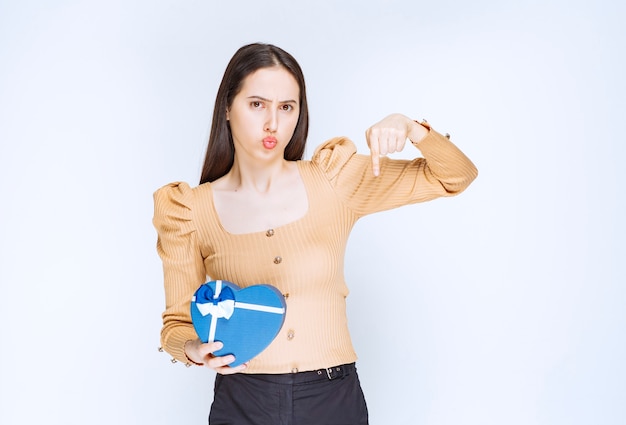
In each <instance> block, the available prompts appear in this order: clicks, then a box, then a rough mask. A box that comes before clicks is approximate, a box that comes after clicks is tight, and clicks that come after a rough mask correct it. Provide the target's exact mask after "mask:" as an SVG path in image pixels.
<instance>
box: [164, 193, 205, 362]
mask: <svg viewBox="0 0 626 425" xmlns="http://www.w3.org/2000/svg"><path fill="white" fill-rule="evenodd" d="M193 201H194V198H193V192H192V190H191V188H190V187H189V185H187V184H186V183H171V184H169V185H167V186H164V187H162V188H161V189H159V190H157V191H156V192H155V193H154V218H153V224H154V227H155V228H156V230H157V234H158V239H157V252H158V254H159V256H160V257H161V260H162V261H163V276H164V284H165V311H164V313H163V328H162V330H161V346H162V347H163V348H164V349H165V351H167V352H168V353H170V354H171V355H172V356H173V357H174V358H175V359H177V360H179V361H181V362H184V363H186V362H187V361H188V360H187V357H186V356H185V352H184V345H185V342H186V341H187V340H191V339H196V338H197V335H196V333H195V330H194V328H193V325H192V322H191V315H190V310H189V308H190V302H191V297H192V296H193V294H194V292H195V291H196V289H198V287H199V286H200V285H201V284H202V283H204V281H205V278H206V272H205V269H204V263H203V259H202V255H201V254H200V250H199V248H198V243H197V240H196V238H197V232H196V229H195V227H194V221H193V218H192V213H193Z"/></svg>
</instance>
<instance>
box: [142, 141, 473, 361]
mask: <svg viewBox="0 0 626 425" xmlns="http://www.w3.org/2000/svg"><path fill="white" fill-rule="evenodd" d="M416 146H418V147H419V149H420V150H421V152H422V155H423V156H424V158H417V159H415V160H413V161H407V160H391V159H389V158H381V168H380V170H381V171H380V175H379V176H378V177H374V176H373V174H372V171H371V160H370V157H369V156H367V155H360V154H357V153H356V148H355V146H354V144H353V143H352V142H351V141H350V140H348V139H346V138H335V139H332V140H330V141H328V142H326V143H325V144H323V145H321V146H320V147H319V148H317V150H316V151H315V153H314V155H313V157H312V159H311V160H310V161H305V160H303V161H298V169H299V171H300V174H301V176H302V180H303V182H304V185H305V187H306V190H307V195H308V201H309V209H308V212H307V213H306V214H305V215H304V217H302V218H300V219H298V220H296V221H294V222H292V223H289V224H287V225H284V226H281V227H278V228H275V229H272V230H273V231H263V232H256V233H248V234H231V233H228V232H227V231H226V230H225V229H224V228H223V227H222V225H221V224H220V219H219V217H218V215H217V212H216V210H215V207H214V204H213V197H212V192H211V184H210V183H205V184H202V185H200V186H197V187H195V188H191V187H190V186H189V185H188V184H186V183H172V184H169V185H166V186H164V187H163V188H161V189H159V190H158V191H156V192H155V194H154V200H155V213H154V220H153V222H154V226H155V227H156V229H157V232H158V242H157V250H158V253H159V255H160V257H161V259H162V261H163V271H164V278H165V300H166V310H165V312H164V313H163V329H162V332H161V344H162V346H163V347H164V349H165V350H166V351H167V352H168V353H170V354H171V355H172V356H173V357H174V358H176V359H178V360H179V361H182V362H187V358H186V356H185V354H184V351H183V346H184V343H185V341H187V340H190V339H196V338H197V335H196V333H195V331H194V329H193V326H192V323H191V317H190V310H189V309H190V300H191V297H192V295H193V293H194V292H195V291H196V289H197V288H198V287H199V286H200V285H201V284H203V283H204V282H206V281H207V280H208V279H223V280H228V281H230V282H233V283H235V284H237V285H239V286H241V287H246V286H249V285H254V284H259V283H267V284H271V285H274V286H275V287H277V288H278V289H279V290H280V291H281V292H282V293H283V294H284V295H285V297H286V302H287V314H286V317H285V322H284V325H283V327H282V329H281V331H280V333H279V334H278V336H277V337H276V339H275V340H274V341H273V342H272V343H271V344H270V346H269V347H268V348H267V349H266V350H264V351H263V352H262V353H261V354H260V355H259V356H257V357H256V358H254V359H253V360H252V361H251V362H250V364H249V366H248V368H247V369H246V370H245V373H288V372H293V371H307V370H315V369H320V368H326V367H330V366H334V365H339V364H344V363H351V362H354V361H355V360H356V353H355V352H354V349H353V347H352V342H351V340H350V335H349V332H348V324H347V318H346V301H345V300H346V297H347V295H348V288H347V286H346V283H345V281H344V273H343V264H344V251H345V248H346V243H347V240H348V236H349V234H350V231H351V229H352V227H353V226H354V224H355V223H356V221H357V220H358V219H359V218H360V217H363V216H364V215H367V214H371V213H374V212H378V211H383V210H387V209H392V208H396V207H399V206H402V205H406V204H411V203H416V202H422V201H427V200H430V199H433V198H437V197H440V196H451V195H455V194H458V193H460V192H461V191H463V190H464V189H465V188H466V187H467V186H468V185H469V184H470V183H471V182H472V180H473V179H474V178H475V177H476V175H477V171H476V168H475V167H474V165H473V164H472V163H471V162H470V160H469V159H468V158H467V157H466V156H465V155H464V154H463V153H462V152H461V151H460V150H458V149H457V148H456V147H455V146H454V145H453V144H452V143H451V142H450V141H449V140H448V139H446V138H445V137H443V136H442V135H440V134H439V133H436V132H435V131H433V130H431V131H430V132H429V134H428V135H427V136H426V137H425V138H424V139H423V140H422V141H420V142H419V144H417V145H416ZM268 230H270V229H268ZM288 335H289V337H288Z"/></svg>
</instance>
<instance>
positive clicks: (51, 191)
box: [0, 0, 626, 425]
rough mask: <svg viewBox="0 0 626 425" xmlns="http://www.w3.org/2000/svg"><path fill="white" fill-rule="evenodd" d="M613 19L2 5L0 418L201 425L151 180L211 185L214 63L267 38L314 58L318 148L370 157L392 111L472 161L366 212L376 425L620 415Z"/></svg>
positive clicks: (359, 237)
mask: <svg viewBox="0 0 626 425" xmlns="http://www.w3.org/2000/svg"><path fill="white" fill-rule="evenodd" d="M625 19H626V8H625V6H624V5H623V2H614V1H608V0H607V1H601V0H595V1H575V0H574V1H565V0H563V1H527V2H522V1H518V2H514V1H510V2H500V1H495V0H482V1H481V0H479V1H475V2H461V1H438V2H425V1H421V0H417V1H409V0H407V1H400V0H386V1H382V0H380V1H345V2H330V1H321V0H315V1H308V2H295V1H270V0H266V1H259V2H252V1H241V2H236V1H231V2H224V1H220V2H218V1H208V0H205V1H199V0H196V1H191V0H179V1H147V0H145V1H106V2H104V1H103V2H88V1H68V0H66V1H61V0H59V1H54V2H44V1H41V2H37V1H17V0H15V1H12V2H9V1H0V141H1V147H0V184H1V192H0V193H1V198H0V205H1V207H0V215H1V220H0V285H1V286H0V326H1V328H0V332H1V333H0V344H1V345H0V348H1V350H0V423H2V424H6V425H13V424H34V423H46V424H63V425H68V424H81V425H82V424H151V425H157V424H202V423H206V417H207V413H208V410H209V406H210V402H211V398H212V381H213V376H212V374H211V372H210V371H206V370H202V369H195V368H190V369H187V368H185V367H184V366H182V365H180V364H176V365H172V364H170V362H169V357H168V356H167V355H166V354H164V353H159V352H158V351H157V347H158V345H159V342H158V341H159V330H160V325H161V322H160V314H161V312H162V309H163V289H162V275H161V264H160V260H159V258H158V257H157V254H156V251H155V241H156V234H155V231H154V229H153V227H152V224H151V218H152V193H153V191H154V190H155V189H157V188H158V187H160V186H162V185H164V184H166V183H167V182H169V181H173V180H184V181H188V182H190V183H192V184H195V183H196V182H197V180H198V178H199V173H200V167H201V161H202V156H203V154H204V149H205V143H206V139H207V136H208V128H209V125H210V117H211V113H212V104H213V101H214V97H215V92H216V90H217V86H218V84H219V80H220V78H221V75H222V73H223V71H224V68H225V66H226V63H227V62H228V60H229V59H230V57H231V56H232V54H233V53H234V52H235V50H236V49H237V48H238V47H240V46H241V45H243V44H247V43H249V42H255V41H263V42H270V43H274V44H276V45H279V46H281V47H283V48H285V49H286V50H287V51H289V52H291V53H292V54H293V55H294V56H295V57H296V58H297V59H298V60H299V62H300V63H301V65H302V67H303V69H304V71H305V76H306V78H307V85H308V93H309V99H310V111H311V131H310V137H309V147H308V149H307V157H308V156H310V154H311V153H312V151H313V148H314V147H315V146H316V145H317V144H318V143H320V142H322V141H323V140H325V139H327V138H330V137H332V136H337V135H347V136H349V137H351V138H353V139H354V140H355V142H356V143H357V144H358V146H359V150H361V151H362V152H366V147H365V143H364V138H363V133H364V130H365V129H366V128H367V127H368V126H369V125H371V124H373V123H374V122H376V121H378V120H379V119H380V118H382V117H384V116H385V115H387V114H389V113H391V112H402V113H404V114H407V115H409V116H412V117H414V118H417V119H421V118H427V119H428V120H429V122H430V123H431V124H432V125H433V126H434V127H435V128H436V129H438V130H440V131H442V132H450V133H451V134H452V138H453V141H455V142H456V143H457V144H458V145H459V146H460V147H461V148H462V149H463V150H464V151H465V152H466V153H467V154H468V156H470V157H471V158H472V160H473V161H474V162H475V163H476V164H477V166H478V168H479V170H480V175H479V177H478V179H477V180H476V181H475V182H474V184H473V185H472V186H471V187H470V188H469V189H468V190H467V191H466V192H465V193H463V194H462V195H460V196H459V197H457V198H452V199H444V200H437V201H434V202H431V203H426V204H421V205H415V206H410V207H405V208H402V209H399V210H395V211H391V212H387V213H382V214H379V215H376V216H371V217H367V218H366V219H364V220H362V221H361V222H360V223H359V224H358V225H357V227H356V228H355V231H354V233H353V236H352V239H351V241H350V245H349V250H348V253H347V258H346V278H347V279H348V282H349V285H350V288H351V290H352V292H351V295H350V297H349V298H348V303H349V315H350V326H351V330H352V333H353V339H354V344H355V346H356V348H357V352H358V354H359V356H360V358H359V362H358V366H359V371H360V375H361V379H362V384H363V387H364V390H365V393H366V397H367V400H368V405H369V409H370V416H371V423H372V425H381V424H394V425H401V424H411V425H413V424H429V425H447V424H454V425H459V424H472V425H473V424H480V425H487V424H493V425H503V424H505V425H516V424H520V425H528V424H542V425H543V424H550V425H552V424H567V425H574V424H603V425H613V424H615V425H617V424H624V423H626V402H625V401H626V366H625V363H626V361H625V359H626V347H625V345H626V343H625V332H626V331H625V325H626V313H625V312H624V306H625V301H626V290H625V288H624V283H625V281H626V273H625V272H624V264H623V263H624V260H625V258H624V252H625V250H624V248H625V246H624V245H625V237H626V234H625V226H624V216H625V212H626V211H625V208H624V203H623V201H624V188H623V185H624V183H625V180H626V179H625V177H626V175H625V172H624V169H623V166H622V163H623V159H622V158H623V155H624V153H625V149H624V144H625V136H624V131H623V128H622V127H623V125H624V122H625V118H626V114H625V112H626V104H625V100H624V99H625V95H626V87H625V83H624V76H625V75H626V66H625V65H624V56H625V55H624V53H625V52H626V35H625V31H624V29H623V22H624V20H625ZM413 153H414V152H407V153H406V155H409V154H411V155H412V154H413ZM404 155H405V153H404V152H403V153H402V154H401V155H400V156H404ZM383 307H390V309H389V311H387V312H382V311H381V309H382V308H383Z"/></svg>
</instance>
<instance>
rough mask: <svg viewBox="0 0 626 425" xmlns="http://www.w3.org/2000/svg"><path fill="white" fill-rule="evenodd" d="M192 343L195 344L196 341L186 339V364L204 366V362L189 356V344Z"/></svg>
mask: <svg viewBox="0 0 626 425" xmlns="http://www.w3.org/2000/svg"><path fill="white" fill-rule="evenodd" d="M190 343H191V344H193V343H194V341H193V340H191V339H188V340H187V341H185V345H184V346H183V353H184V354H185V358H186V359H187V363H186V364H187V365H188V366H190V365H196V366H204V363H198V362H196V361H194V360H192V359H191V357H189V352H188V351H187V346H188V345H189V344H190Z"/></svg>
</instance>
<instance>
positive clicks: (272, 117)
mask: <svg viewBox="0 0 626 425" xmlns="http://www.w3.org/2000/svg"><path fill="white" fill-rule="evenodd" d="M277 129H278V113H277V111H269V112H268V116H267V121H266V123H265V131H269V132H271V133H273V132H275V131H276V130H277Z"/></svg>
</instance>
